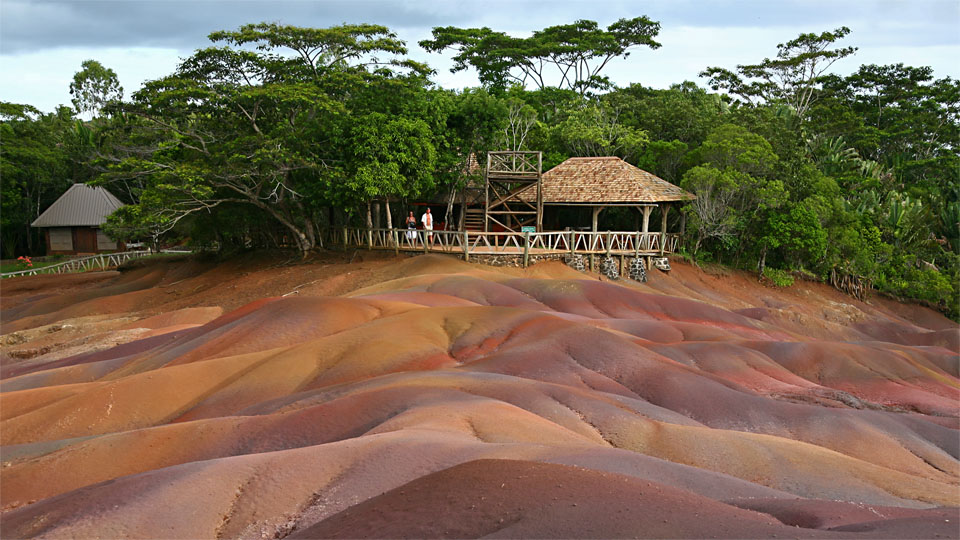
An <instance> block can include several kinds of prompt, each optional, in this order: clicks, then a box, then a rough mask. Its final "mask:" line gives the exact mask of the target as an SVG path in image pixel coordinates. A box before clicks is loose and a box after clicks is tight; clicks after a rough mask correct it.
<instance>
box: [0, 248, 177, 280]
mask: <svg viewBox="0 0 960 540" xmlns="http://www.w3.org/2000/svg"><path fill="white" fill-rule="evenodd" d="M162 252H163V253H190V252H189V251H175V250H163V251H162ZM151 254H153V252H151V251H150V250H142V251H121V252H119V253H100V254H98V255H92V256H89V257H79V258H76V259H70V260H68V261H64V262H62V263H58V264H52V265H50V266H43V267H40V268H27V269H26V270H18V271H16V272H6V273H4V274H0V278H8V277H17V276H36V275H38V274H67V273H72V272H87V271H89V270H97V269H99V270H106V269H107V268H115V267H117V266H120V265H121V264H123V263H125V262H127V261H129V260H131V259H139V258H141V257H145V256H147V255H151Z"/></svg>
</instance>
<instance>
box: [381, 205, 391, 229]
mask: <svg viewBox="0 0 960 540" xmlns="http://www.w3.org/2000/svg"><path fill="white" fill-rule="evenodd" d="M383 212H384V214H386V218H387V228H388V229H392V228H393V214H391V213H390V199H386V200H384V202H383Z"/></svg>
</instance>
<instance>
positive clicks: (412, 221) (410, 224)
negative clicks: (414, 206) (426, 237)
mask: <svg viewBox="0 0 960 540" xmlns="http://www.w3.org/2000/svg"><path fill="white" fill-rule="evenodd" d="M406 223H407V241H408V243H410V244H411V245H412V244H415V243H416V240H417V218H415V217H413V212H410V215H408V216H407V222H406Z"/></svg>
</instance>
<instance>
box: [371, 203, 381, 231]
mask: <svg viewBox="0 0 960 540" xmlns="http://www.w3.org/2000/svg"><path fill="white" fill-rule="evenodd" d="M373 228H374V229H379V228H380V203H379V202H375V203H373Z"/></svg>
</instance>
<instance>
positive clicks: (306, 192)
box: [0, 17, 960, 316]
mask: <svg viewBox="0 0 960 540" xmlns="http://www.w3.org/2000/svg"><path fill="white" fill-rule="evenodd" d="M659 31H660V24H659V23H658V22H656V21H653V20H651V19H649V18H647V17H637V18H633V19H621V20H619V21H616V22H615V23H613V24H611V25H609V26H607V27H606V28H603V27H601V26H600V25H598V24H597V23H596V22H594V21H585V20H580V21H575V22H573V23H571V24H567V25H559V26H553V27H548V28H544V29H542V30H538V31H535V32H533V33H532V35H531V36H530V37H527V38H516V37H512V36H510V35H509V34H507V33H505V32H501V31H495V30H492V29H489V28H456V27H438V28H435V29H434V30H433V35H432V39H429V40H424V41H422V42H420V46H421V47H423V48H425V49H427V50H429V51H434V52H441V53H448V54H451V55H452V58H453V60H454V68H453V69H454V71H457V70H463V69H468V68H472V69H474V70H476V72H477V74H478V76H479V80H480V81H481V87H478V88H469V89H464V90H450V89H444V88H440V87H438V86H437V85H436V84H435V83H434V82H433V81H432V80H431V77H432V75H433V72H432V71H431V69H430V68H429V66H426V65H424V64H421V63H417V62H414V61H412V60H410V59H409V58H407V57H406V54H407V44H406V43H405V42H404V41H402V40H401V39H399V38H398V37H397V35H396V34H395V33H393V32H392V31H391V30H390V29H389V28H386V27H383V26H378V25H369V24H350V25H348V24H344V25H340V26H333V27H330V28H300V27H295V26H284V25H279V24H270V23H260V24H250V25H245V26H242V27H240V28H238V29H236V30H224V31H219V32H214V33H212V34H210V36H209V38H210V42H211V43H210V46H209V47H207V48H203V49H200V50H197V51H195V52H194V53H193V54H192V55H191V56H189V57H188V58H186V59H184V60H183V61H182V62H181V63H180V65H179V66H178V67H177V69H176V70H175V71H174V72H173V73H170V74H169V75H167V76H165V77H162V78H160V79H157V80H154V81H150V82H148V83H146V84H144V85H143V87H141V88H140V89H138V90H136V91H134V92H133V93H132V94H130V95H129V97H128V98H125V97H124V93H123V89H122V88H120V86H119V84H118V82H117V76H116V74H115V73H114V72H113V71H112V70H111V69H109V68H108V67H105V66H103V65H101V64H100V63H99V62H97V61H95V60H89V61H86V62H84V63H83V65H82V66H80V68H81V69H80V71H78V73H77V74H76V76H75V77H74V80H73V84H71V85H70V91H71V94H72V95H73V97H74V100H73V101H74V108H73V109H70V108H67V107H61V108H59V109H58V110H56V111H53V112H50V113H46V112H41V111H38V110H36V109H35V108H33V107H30V106H29V105H25V104H14V103H0V192H2V209H0V210H2V221H0V226H2V235H0V236H2V252H3V257H4V258H12V257H15V256H17V255H25V254H42V252H43V246H42V245H40V244H41V243H40V242H39V241H38V237H37V234H36V231H35V230H31V228H30V226H29V224H30V222H31V221H33V219H35V218H36V217H37V216H38V215H39V213H40V212H41V211H42V210H43V209H44V208H46V207H47V206H49V204H51V203H52V202H53V201H54V200H55V199H56V198H57V197H58V196H59V195H60V194H61V193H63V191H65V189H66V188H67V187H68V186H69V185H70V184H72V183H75V182H89V183H94V184H98V185H105V186H107V187H109V189H110V190H111V191H112V192H114V193H115V194H116V195H117V196H118V197H120V198H121V199H122V200H124V202H126V203H128V205H127V206H125V207H124V208H123V209H121V210H120V211H118V212H117V213H115V214H114V215H113V216H111V218H110V220H109V222H108V227H107V230H108V232H109V233H110V234H111V235H113V236H114V237H116V238H118V239H122V240H131V239H141V240H149V241H152V242H160V241H165V240H170V239H177V238H179V239H187V240H188V241H189V242H192V243H195V244H198V245H217V246H219V247H220V248H221V249H231V248H236V249H240V248H244V247H258V246H271V245H276V244H277V243H278V238H288V239H292V243H293V244H294V245H295V246H296V247H297V249H299V250H300V251H303V252H306V251H309V250H312V249H315V248H317V246H318V233H319V231H321V230H323V229H325V228H329V227H333V226H342V225H344V224H347V223H356V224H359V225H367V226H371V225H374V223H375V221H376V222H378V223H379V222H381V210H382V215H383V217H382V223H385V224H387V225H390V226H397V225H398V223H399V220H400V219H401V216H400V215H399V214H400V210H403V207H404V205H405V204H407V203H409V202H411V201H415V200H418V199H424V198H429V197H434V196H437V195H438V194H441V193H453V192H456V190H458V189H461V188H462V187H463V186H464V185H465V184H466V183H467V182H468V181H469V180H470V174H471V172H470V167H469V160H470V156H476V157H477V158H478V159H479V160H481V161H482V159H483V156H484V155H485V153H486V152H487V151H491V150H497V149H512V150H520V149H525V150H541V151H543V153H544V167H545V168H546V167H549V166H552V165H556V164H557V163H559V162H561V161H563V160H564V159H566V158H567V157H572V156H595V155H615V156H618V157H621V158H623V159H625V160H626V161H628V162H630V163H632V164H634V165H637V166H638V167H641V168H643V169H645V170H648V171H650V172H652V173H654V174H656V175H658V176H660V177H662V178H664V179H666V180H668V181H670V182H673V183H675V184H678V185H680V186H682V187H684V188H685V189H687V190H689V191H691V192H693V193H695V194H696V195H697V196H698V199H697V201H696V202H695V203H693V204H690V205H688V206H686V207H685V208H684V210H683V212H684V214H685V218H686V224H687V227H686V238H685V240H684V250H686V252H687V254H688V255H690V256H691V257H693V258H694V259H695V260H697V261H699V262H701V263H702V262H714V263H720V264H726V265H731V266H735V267H739V268H747V269H754V270H757V271H758V272H760V273H761V274H762V275H768V276H770V278H771V279H773V280H774V281H775V282H776V283H779V284H786V283H789V281H790V280H791V279H792V276H795V275H806V276H809V277H811V278H814V279H822V280H824V281H829V282H831V283H833V284H835V285H836V286H838V287H841V288H846V289H847V290H848V291H851V292H855V291H859V290H862V289H863V287H866V288H868V289H869V288H871V287H872V288H875V289H877V290H880V291H883V292H885V293H889V294H892V295H896V296H899V297H904V298H913V299H918V300H923V301H927V302H930V303H931V304H935V305H939V306H940V307H941V308H943V309H944V310H945V311H948V312H951V313H952V314H953V316H956V315H957V310H956V308H957V305H958V296H957V294H958V293H957V290H958V285H957V283H958V277H960V276H958V267H960V263H958V253H960V157H958V148H960V146H958V145H960V83H958V81H955V80H953V79H951V78H949V77H945V78H937V77H936V76H935V74H934V73H933V71H932V69H930V68H929V67H923V66H906V65H903V64H895V65H862V66H859V68H856V67H855V66H854V65H852V64H850V63H851V62H852V59H853V58H855V52H856V49H855V48H853V47H849V46H845V45H844V44H843V40H844V38H845V37H846V36H847V35H848V34H850V32H851V30H850V29H849V28H846V27H841V28H837V29H834V30H829V31H824V32H820V33H808V34H801V35H800V36H797V37H796V38H793V39H791V40H789V41H785V42H784V43H783V44H781V45H779V46H778V47H777V50H776V51H769V52H770V53H771V54H772V55H773V56H772V58H760V57H758V58H757V60H756V62H754V63H752V64H749V65H740V66H719V67H708V66H704V71H703V73H702V74H701V76H702V77H703V78H704V79H705V81H706V85H705V86H701V85H699V84H697V83H696V82H690V81H677V83H676V84H675V85H673V86H672V87H670V88H667V89H654V88H649V87H645V86H642V85H641V84H631V85H628V86H624V87H616V86H615V85H613V84H612V83H611V82H610V80H609V79H608V78H607V77H606V76H605V75H604V69H605V68H606V67H607V66H608V65H610V63H611V62H621V61H623V59H624V58H626V57H627V56H629V54H630V52H631V51H632V50H636V49H637V48H639V47H646V48H649V49H650V50H655V49H657V48H658V47H660V43H659V42H657V41H656V38H657V35H658V33H659ZM760 54H762V53H760ZM840 66H843V72H847V73H850V74H849V75H845V76H844V75H839V74H838V73H839V72H840ZM638 73H640V74H642V73H643V66H642V65H640V66H639V67H638ZM82 113H87V114H92V115H93V117H92V119H90V120H81V119H80V115H81V114H82ZM391 205H392V207H391ZM446 217H447V219H449V216H446ZM679 218H680V216H674V217H673V219H679ZM604 219H605V220H606V223H605V225H606V226H608V227H611V228H615V227H620V226H623V225H622V224H621V223H620V222H618V220H621V221H623V220H625V219H626V218H625V217H624V216H623V215H620V214H618V213H616V212H610V213H608V214H606V215H605V216H604Z"/></svg>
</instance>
